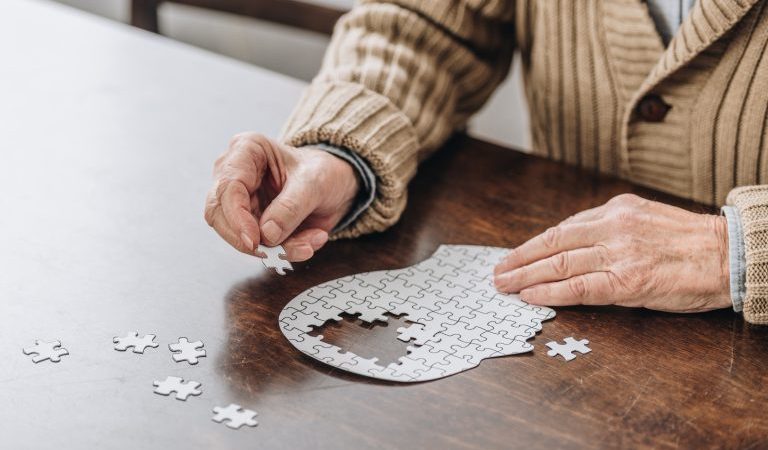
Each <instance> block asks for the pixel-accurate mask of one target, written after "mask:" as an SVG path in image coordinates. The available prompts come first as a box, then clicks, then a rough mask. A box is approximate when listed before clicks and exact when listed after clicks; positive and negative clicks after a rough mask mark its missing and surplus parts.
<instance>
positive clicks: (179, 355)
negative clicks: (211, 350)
mask: <svg viewBox="0 0 768 450" xmlns="http://www.w3.org/2000/svg"><path fill="white" fill-rule="evenodd" d="M202 348H203V343H202V341H195V342H189V340H188V339H187V338H185V337H181V338H179V342H177V343H175V344H168V349H169V350H170V351H172V352H173V360H174V361H176V362H181V361H186V362H188V363H190V364H193V365H194V364H197V358H204V357H205V350H203V349H202Z"/></svg>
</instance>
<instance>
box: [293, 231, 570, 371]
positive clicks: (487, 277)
mask: <svg viewBox="0 0 768 450" xmlns="http://www.w3.org/2000/svg"><path fill="white" fill-rule="evenodd" d="M507 252H508V250H507V249H503V248H496V247H481V246H462V245H443V246H441V247H440V248H439V249H438V250H437V251H436V252H435V253H434V254H433V255H432V257H430V258H429V259H427V260H425V261H423V262H421V263H419V264H416V265H415V266H411V267H408V268H405V269H399V270H390V271H379V272H368V273H362V274H357V275H353V276H349V277H345V278H340V279H337V280H333V281H330V282H327V283H323V284H321V285H318V286H316V287H313V288H311V289H309V290H307V291H304V292H302V293H301V294H299V295H298V296H297V297H296V298H294V299H293V300H291V301H290V302H289V303H288V304H287V305H286V306H285V308H284V309H283V311H282V312H281V314H280V328H281V330H282V332H283V334H284V335H285V336H286V337H287V338H288V340H289V341H290V342H291V344H293V345H294V346H295V347H296V348H297V349H299V350H300V351H302V352H303V353H306V354H307V355H309V356H312V357H313V358H315V359H317V360H319V361H322V362H325V363H326V364H329V365H331V366H334V367H337V368H340V369H344V370H346V371H349V372H353V373H357V374H360V375H364V376H369V377H373V378H379V379H384V380H392V381H401V382H416V381H426V380H433V379H437V378H442V377H446V376H448V375H452V374H455V373H458V372H461V371H464V370H467V369H471V368H473V367H476V366H477V365H478V364H480V362H481V361H482V360H483V359H486V358H493V357H496V356H504V355H512V354H517V353H524V352H529V351H531V350H532V349H533V346H532V345H531V344H530V343H528V342H527V341H528V339H530V338H532V337H533V336H534V335H535V334H536V332H538V331H540V330H541V326H542V325H541V322H542V321H544V320H547V319H550V318H552V317H554V316H555V312H554V311H553V310H551V309H549V308H546V307H540V306H533V305H529V304H527V303H525V302H523V301H522V300H520V298H519V297H518V296H517V295H505V294H500V293H498V292H497V291H496V289H495V288H494V286H493V267H494V265H495V264H496V263H497V262H498V261H499V260H500V259H501V258H502V257H503V256H504V255H505V254H506V253H507ZM342 313H347V314H352V315H357V316H358V318H359V319H361V320H363V321H365V322H374V321H377V320H378V321H385V322H386V321H387V319H388V315H390V314H391V315H396V316H400V315H402V314H405V315H406V317H405V319H406V321H407V322H409V323H410V326H408V327H404V328H399V329H398V330H397V331H398V339H400V340H403V341H405V342H411V343H412V344H413V345H412V346H410V347H408V354H407V355H406V356H403V357H401V358H400V359H399V362H395V363H392V364H389V365H388V366H386V367H385V366H382V365H379V364H377V359H376V358H371V359H365V358H361V357H360V356H358V355H356V354H354V353H352V352H343V351H342V350H341V349H340V348H339V347H337V346H334V345H331V344H328V343H327V342H324V341H323V336H322V335H321V336H310V335H309V334H308V332H309V331H311V330H312V327H320V326H322V325H323V324H325V323H326V322H327V321H329V320H334V321H338V320H341V314H342Z"/></svg>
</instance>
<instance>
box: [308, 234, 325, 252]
mask: <svg viewBox="0 0 768 450" xmlns="http://www.w3.org/2000/svg"><path fill="white" fill-rule="evenodd" d="M309 242H310V243H311V244H312V248H320V247H322V246H323V245H325V243H326V242H328V234H327V233H318V234H316V235H314V236H312V239H311V240H310V241H309Z"/></svg>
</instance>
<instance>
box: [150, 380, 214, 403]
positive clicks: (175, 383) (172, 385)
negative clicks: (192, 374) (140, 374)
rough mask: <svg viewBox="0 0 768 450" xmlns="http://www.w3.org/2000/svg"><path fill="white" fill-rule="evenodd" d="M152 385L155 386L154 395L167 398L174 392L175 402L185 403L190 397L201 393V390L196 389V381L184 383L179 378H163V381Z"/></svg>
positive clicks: (197, 384)
mask: <svg viewBox="0 0 768 450" xmlns="http://www.w3.org/2000/svg"><path fill="white" fill-rule="evenodd" d="M153 385H154V386H155V394H159V395H165V396H168V395H171V393H173V392H175V393H176V400H182V401H186V400H187V397H189V396H190V395H200V394H202V393H203V391H202V390H200V389H198V388H199V387H200V383H198V382H197V381H187V382H186V383H185V382H184V379H183V378H180V377H165V380H164V381H155V382H154V383H153Z"/></svg>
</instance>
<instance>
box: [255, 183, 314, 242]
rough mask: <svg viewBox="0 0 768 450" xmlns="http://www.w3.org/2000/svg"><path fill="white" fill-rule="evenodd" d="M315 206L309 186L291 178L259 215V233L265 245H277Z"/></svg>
mask: <svg viewBox="0 0 768 450" xmlns="http://www.w3.org/2000/svg"><path fill="white" fill-rule="evenodd" d="M316 206H317V201H316V199H315V195H314V193H313V190H312V188H311V187H310V186H307V185H306V184H305V183H304V182H303V181H302V180H301V179H298V180H297V179H295V178H294V179H291V180H288V182H287V183H286V184H285V186H284V187H283V190H282V191H280V193H279V194H278V195H277V197H275V199H274V200H272V202H271V203H270V204H269V205H268V206H267V207H266V209H265V210H264V214H262V216H261V227H260V228H261V235H262V237H263V238H264V242H265V243H266V244H267V245H278V244H280V243H281V242H283V241H284V240H285V239H286V238H287V237H288V236H290V235H291V234H292V233H293V232H294V231H295V230H296V228H298V226H299V225H300V224H301V222H303V221H304V219H306V218H307V216H309V215H310V214H311V213H312V211H313V210H314V209H315V207H316Z"/></svg>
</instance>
